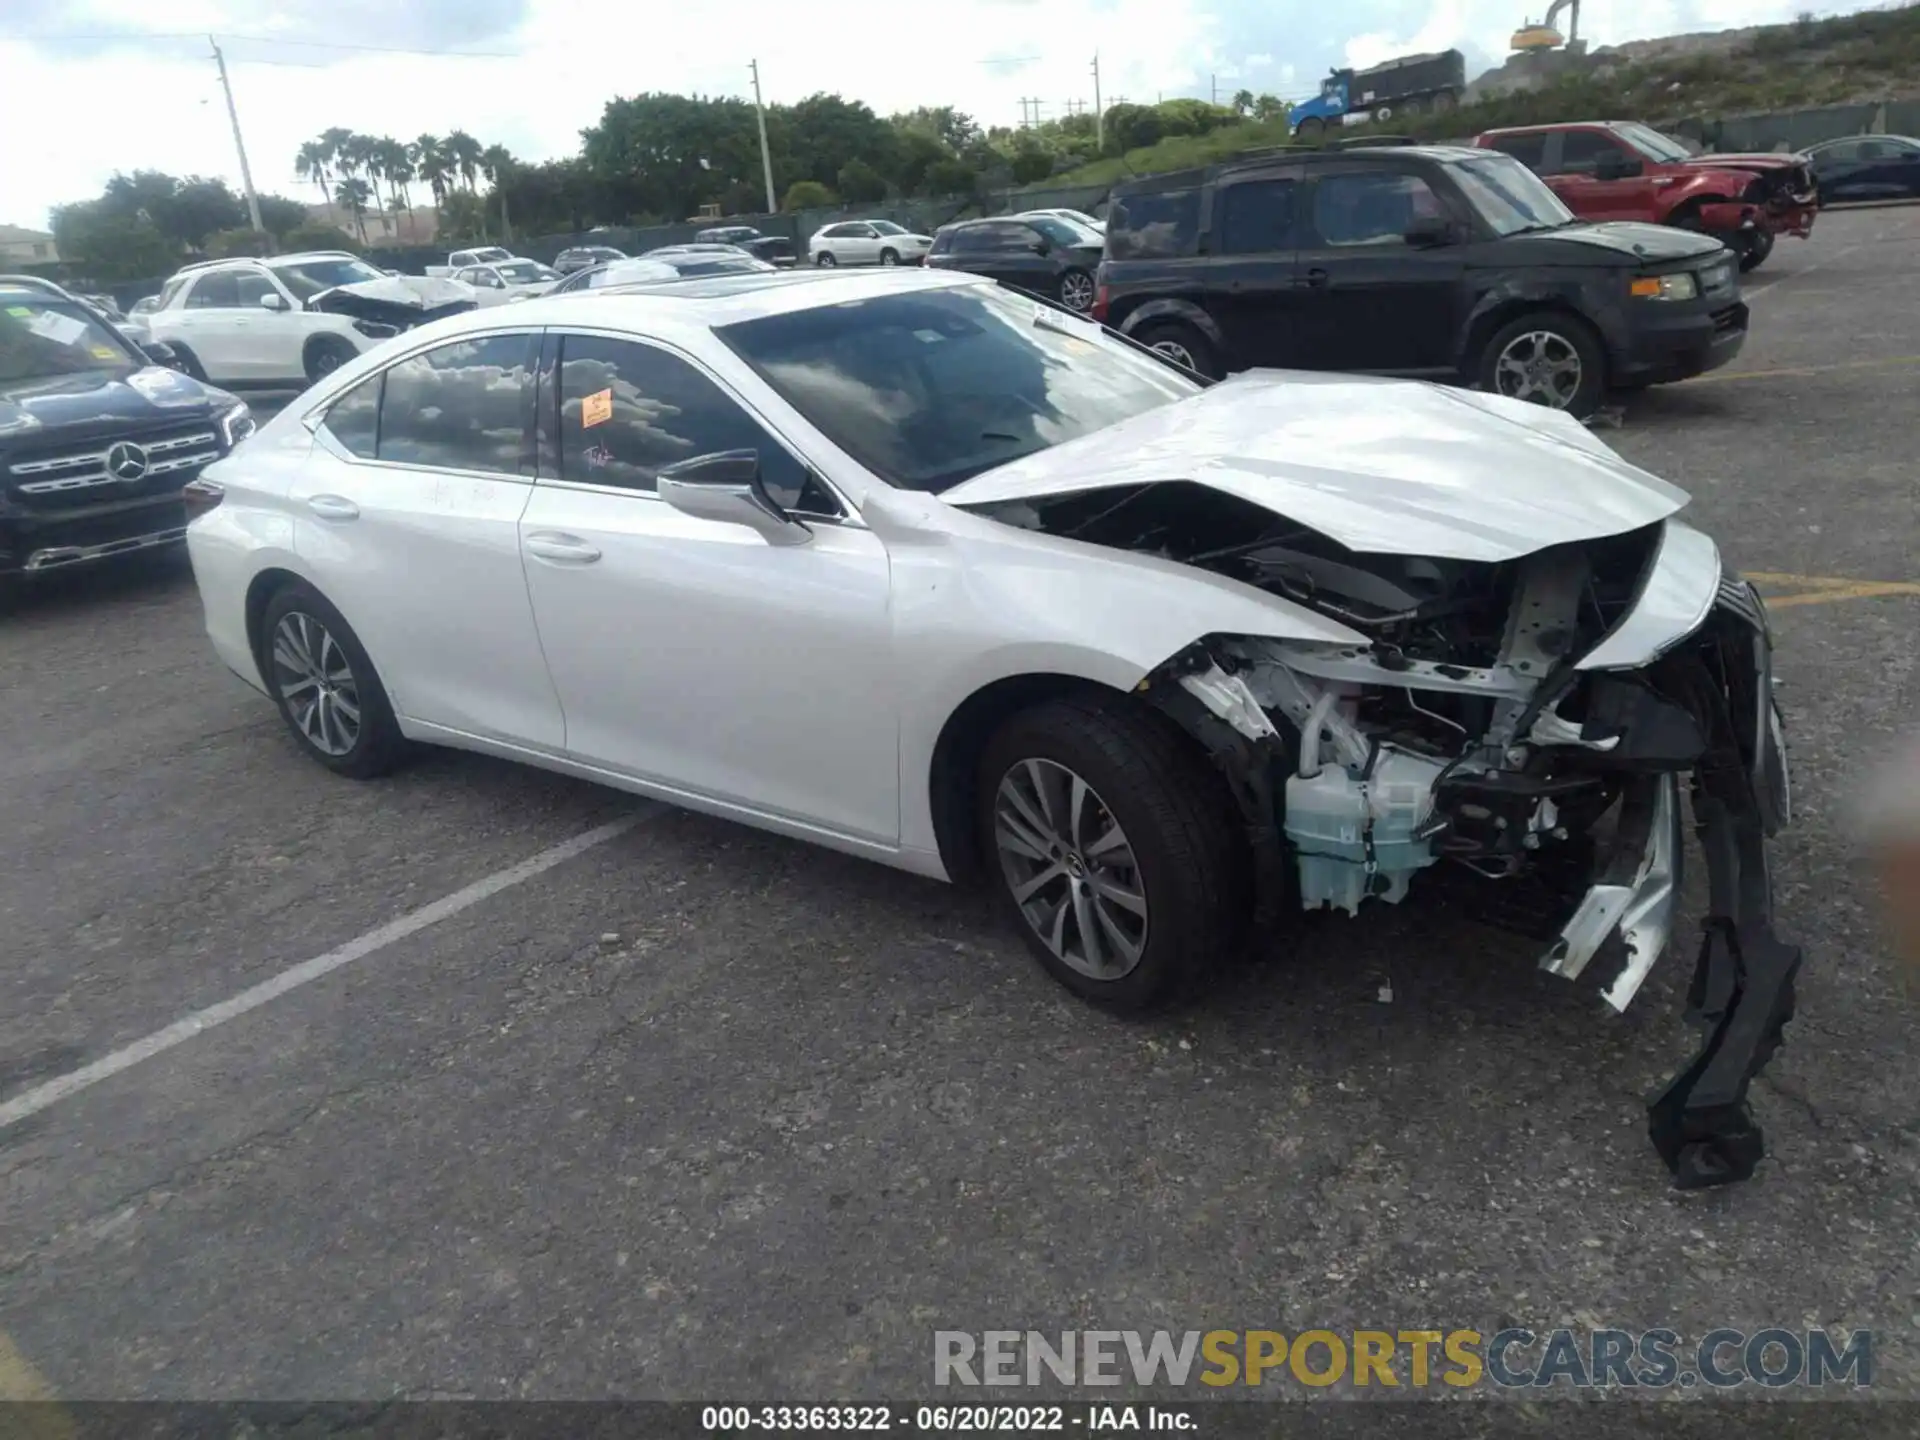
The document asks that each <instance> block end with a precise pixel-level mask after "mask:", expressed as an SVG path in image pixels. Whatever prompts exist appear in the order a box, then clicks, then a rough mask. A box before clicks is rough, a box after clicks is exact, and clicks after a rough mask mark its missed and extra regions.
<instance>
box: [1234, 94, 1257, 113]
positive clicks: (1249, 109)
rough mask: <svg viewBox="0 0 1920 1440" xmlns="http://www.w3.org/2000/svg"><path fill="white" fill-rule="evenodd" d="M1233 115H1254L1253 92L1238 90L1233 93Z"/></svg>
mask: <svg viewBox="0 0 1920 1440" xmlns="http://www.w3.org/2000/svg"><path fill="white" fill-rule="evenodd" d="M1233 113H1234V114H1236V115H1251V114H1252V113H1253V92H1252V91H1251V90H1236V91H1234V92H1233Z"/></svg>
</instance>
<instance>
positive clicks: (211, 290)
mask: <svg viewBox="0 0 1920 1440" xmlns="http://www.w3.org/2000/svg"><path fill="white" fill-rule="evenodd" d="M239 308H240V277H239V276H237V275H235V274H234V273H233V272H232V271H230V270H229V271H224V272H221V273H218V274H214V275H202V276H201V277H200V278H199V279H198V280H196V281H194V282H193V289H191V290H189V291H188V292H187V309H189V310H237V309H239Z"/></svg>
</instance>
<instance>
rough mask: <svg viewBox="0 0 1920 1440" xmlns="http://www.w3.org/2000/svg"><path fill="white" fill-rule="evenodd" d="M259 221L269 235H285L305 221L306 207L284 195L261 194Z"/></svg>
mask: <svg viewBox="0 0 1920 1440" xmlns="http://www.w3.org/2000/svg"><path fill="white" fill-rule="evenodd" d="M260 223H261V224H262V225H264V226H266V227H267V233H268V234H269V235H274V236H285V235H286V233H287V232H288V231H289V230H297V229H298V228H299V227H300V226H302V225H304V224H306V223H307V207H306V206H304V205H302V204H301V203H300V202H299V201H298V200H289V199H287V197H286V196H284V195H262V196H261V197H260ZM209 243H211V242H209Z"/></svg>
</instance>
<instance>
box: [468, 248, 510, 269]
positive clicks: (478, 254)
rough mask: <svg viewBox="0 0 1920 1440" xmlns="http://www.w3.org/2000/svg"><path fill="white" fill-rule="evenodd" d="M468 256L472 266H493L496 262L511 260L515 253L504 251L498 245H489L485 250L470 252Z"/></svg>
mask: <svg viewBox="0 0 1920 1440" xmlns="http://www.w3.org/2000/svg"><path fill="white" fill-rule="evenodd" d="M467 256H468V262H469V263H470V264H474V265H491V264H492V263H493V262H494V261H496V260H511V259H512V258H513V252H512V251H511V250H502V249H501V248H500V247H499V246H498V245H489V246H488V247H487V248H486V249H484V250H469V251H467Z"/></svg>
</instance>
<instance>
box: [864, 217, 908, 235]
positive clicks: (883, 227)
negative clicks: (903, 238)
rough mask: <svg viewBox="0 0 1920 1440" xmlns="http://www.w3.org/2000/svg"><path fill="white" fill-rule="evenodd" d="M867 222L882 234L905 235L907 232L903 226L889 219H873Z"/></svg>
mask: <svg viewBox="0 0 1920 1440" xmlns="http://www.w3.org/2000/svg"><path fill="white" fill-rule="evenodd" d="M868 223H869V224H871V225H872V226H873V228H874V229H876V230H878V231H879V232H880V233H881V234H882V235H905V234H906V233H907V231H906V229H905V228H904V227H902V226H899V225H896V224H894V223H893V222H892V221H891V220H873V221H869V222H868Z"/></svg>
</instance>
